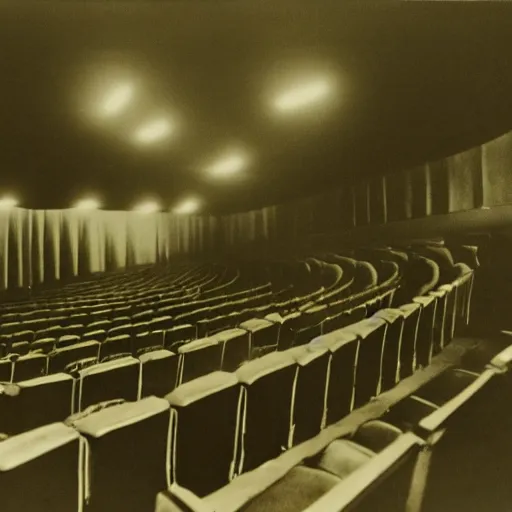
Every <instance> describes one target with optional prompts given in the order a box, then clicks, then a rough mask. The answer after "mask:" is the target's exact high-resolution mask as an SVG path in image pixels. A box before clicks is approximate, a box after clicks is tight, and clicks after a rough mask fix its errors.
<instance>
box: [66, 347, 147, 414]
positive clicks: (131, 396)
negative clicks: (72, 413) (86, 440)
mask: <svg viewBox="0 0 512 512" xmlns="http://www.w3.org/2000/svg"><path fill="white" fill-rule="evenodd" d="M78 378H79V381H78V386H77V387H78V389H77V404H76V409H75V410H76V411H82V410H83V409H85V408H87V407H89V406H90V405H94V404H97V403H100V402H104V401H106V400H112V399H114V398H123V399H125V400H137V398H138V395H139V378H140V361H139V360H138V359H135V358H133V357H123V358H121V359H117V360H114V361H109V362H105V363H99V364H96V365H94V366H90V367H88V368H86V369H84V370H80V371H79V372H78Z"/></svg>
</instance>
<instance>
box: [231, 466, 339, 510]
mask: <svg viewBox="0 0 512 512" xmlns="http://www.w3.org/2000/svg"><path fill="white" fill-rule="evenodd" d="M339 482H340V479H339V478H336V477H335V476H334V475H331V474H329V473H326V472H324V471H321V470H318V469H313V468H309V467H305V466H297V467H295V468H293V469H292V470H291V471H289V472H288V473H287V474H286V475H285V476H284V477H283V478H281V480H279V481H278V482H276V483H275V484H274V485H272V486H271V487H269V488H268V489H267V490H266V491H265V492H263V493H262V494H260V495H259V496H257V497H256V498H254V499H253V500H251V501H250V502H249V503H248V504H247V505H245V506H244V507H243V508H241V509H240V511H241V512H270V511H272V512H300V511H301V510H305V509H306V508H307V507H308V506H309V505H311V504H312V503H314V502H315V501H316V500H317V499H319V498H320V497H321V496H323V495H324V494H325V493H326V492H328V491H329V490H330V489H332V488H333V487H334V486H335V485H336V484H338V483H339Z"/></svg>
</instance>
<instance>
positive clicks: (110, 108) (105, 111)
mask: <svg viewBox="0 0 512 512" xmlns="http://www.w3.org/2000/svg"><path fill="white" fill-rule="evenodd" d="M134 92H135V88H134V87H133V85H132V84H130V83H121V84H118V85H116V86H114V87H111V88H110V89H109V90H108V91H107V92H106V94H105V95H104V97H103V100H102V101H101V103H100V107H99V112H100V114H101V115H102V116H103V117H114V116H117V115H119V114H120V113H121V112H122V111H123V110H125V109H126V108H127V107H128V105H129V104H130V102H131V100H132V99H133V96H134Z"/></svg>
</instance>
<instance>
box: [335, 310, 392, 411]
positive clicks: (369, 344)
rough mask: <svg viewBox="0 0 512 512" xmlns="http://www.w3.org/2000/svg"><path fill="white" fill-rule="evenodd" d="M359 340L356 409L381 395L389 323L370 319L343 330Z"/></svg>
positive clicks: (379, 319) (378, 319)
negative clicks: (384, 352) (383, 360)
mask: <svg viewBox="0 0 512 512" xmlns="http://www.w3.org/2000/svg"><path fill="white" fill-rule="evenodd" d="M343 330H344V331H346V332H347V333H351V334H355V335H356V336H357V337H358V338H359V339H360V343H359V354H358V361H357V370H356V383H355V397H354V407H361V406H362V405H364V404H366V403H367V402H369V401H370V400H371V399H372V398H373V397H375V396H377V395H378V394H379V393H380V389H381V376H382V357H383V351H384V340H385V337H386V330H387V323H386V322H385V321H384V320H382V319H381V318H375V317H373V318H368V319H366V320H362V321H361V322H358V323H357V324H353V325H349V326H348V327H345V328H344V329H343Z"/></svg>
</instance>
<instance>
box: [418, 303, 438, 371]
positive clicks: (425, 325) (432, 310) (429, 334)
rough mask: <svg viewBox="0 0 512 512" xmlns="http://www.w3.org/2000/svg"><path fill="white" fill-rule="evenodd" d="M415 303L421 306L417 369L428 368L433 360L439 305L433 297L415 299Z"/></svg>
mask: <svg viewBox="0 0 512 512" xmlns="http://www.w3.org/2000/svg"><path fill="white" fill-rule="evenodd" d="M413 302H414V303H416V304H419V305H420V306H421V313H420V319H419V324H418V336H417V338H416V368H420V367H425V366H428V365H429V364H430V361H431V359H432V355H433V346H432V345H433V342H434V322H435V318H436V306H437V303H436V298H435V297H433V296H431V295H428V296H421V297H414V299H413Z"/></svg>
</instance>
